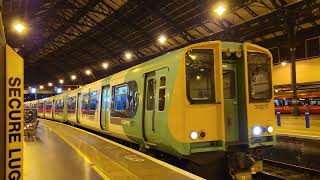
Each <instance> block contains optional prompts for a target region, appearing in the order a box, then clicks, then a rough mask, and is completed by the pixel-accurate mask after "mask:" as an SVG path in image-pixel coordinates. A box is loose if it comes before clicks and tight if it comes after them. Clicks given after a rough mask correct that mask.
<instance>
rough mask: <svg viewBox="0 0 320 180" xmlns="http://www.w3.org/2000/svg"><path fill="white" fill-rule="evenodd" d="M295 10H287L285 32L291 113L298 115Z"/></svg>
mask: <svg viewBox="0 0 320 180" xmlns="http://www.w3.org/2000/svg"><path fill="white" fill-rule="evenodd" d="M296 30H297V24H296V12H294V11H290V10H287V32H288V48H289V59H290V62H291V90H292V106H293V111H292V114H293V115H295V116H298V115H299V106H298V105H299V100H298V96H297V77H296V76H297V73H296V35H297V31H296Z"/></svg>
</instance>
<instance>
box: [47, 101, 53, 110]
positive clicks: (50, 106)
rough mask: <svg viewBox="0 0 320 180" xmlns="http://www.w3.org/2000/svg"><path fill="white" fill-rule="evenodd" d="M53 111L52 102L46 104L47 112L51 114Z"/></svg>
mask: <svg viewBox="0 0 320 180" xmlns="http://www.w3.org/2000/svg"><path fill="white" fill-rule="evenodd" d="M51 110H52V102H46V112H51Z"/></svg>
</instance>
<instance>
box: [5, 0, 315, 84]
mask: <svg viewBox="0 0 320 180" xmlns="http://www.w3.org/2000/svg"><path fill="white" fill-rule="evenodd" d="M218 6H222V7H223V9H225V12H224V13H223V14H222V15H221V16H219V14H217V13H216V8H217V7H218ZM319 7H320V1H319V0H304V1H300V0H299V1H298V0H235V1H231V0H230V1H212V0H157V1H153V0H152V1H151V0H6V1H4V2H3V9H4V23H5V31H6V36H7V37H6V38H7V41H8V43H9V44H10V45H11V46H13V47H14V48H15V50H16V51H17V52H18V53H19V54H20V55H21V56H23V57H24V59H25V76H26V79H25V80H26V83H27V84H40V83H46V82H48V81H58V79H60V78H62V79H65V81H67V82H66V83H68V81H70V80H69V79H70V78H69V77H70V75H77V77H78V78H77V79H78V80H79V81H80V82H79V83H81V84H85V83H88V82H92V81H93V80H96V79H99V78H102V77H105V76H107V75H109V74H113V73H115V72H118V71H120V70H123V69H125V68H128V67H131V66H133V65H136V64H139V63H141V62H144V61H147V60H150V59H152V58H153V57H156V56H159V55H161V54H164V53H166V52H169V51H172V50H174V49H178V48H181V47H184V46H187V45H189V44H192V43H196V42H202V41H209V40H226V41H237V42H244V41H249V42H253V43H258V44H263V42H267V41H268V43H269V44H272V43H276V42H277V41H278V40H279V39H281V38H285V37H286V36H287V32H286V24H287V21H288V20H290V19H292V18H294V19H296V23H297V32H298V33H302V32H304V33H306V32H311V31H312V32H314V33H318V34H319V24H320V16H319V14H320V12H319V11H320V10H319ZM15 21H22V22H24V23H25V25H26V29H25V32H24V33H21V34H17V33H16V32H14V31H13V30H12V23H13V22H15ZM160 37H161V38H162V41H159V38H160ZM129 53H131V54H130V56H131V57H130V58H128V56H129V55H128V54H129ZM102 63H108V68H107V69H104V68H103V67H102ZM86 69H90V70H91V72H92V74H93V75H94V77H92V76H87V75H86V74H85V73H84V72H85V70H86Z"/></svg>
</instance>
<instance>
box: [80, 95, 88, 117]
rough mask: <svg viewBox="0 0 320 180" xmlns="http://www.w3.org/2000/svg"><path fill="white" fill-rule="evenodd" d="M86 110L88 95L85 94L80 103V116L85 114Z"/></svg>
mask: <svg viewBox="0 0 320 180" xmlns="http://www.w3.org/2000/svg"><path fill="white" fill-rule="evenodd" d="M88 109H89V94H88V93H86V94H84V95H83V96H82V103H81V112H82V114H87V113H88Z"/></svg>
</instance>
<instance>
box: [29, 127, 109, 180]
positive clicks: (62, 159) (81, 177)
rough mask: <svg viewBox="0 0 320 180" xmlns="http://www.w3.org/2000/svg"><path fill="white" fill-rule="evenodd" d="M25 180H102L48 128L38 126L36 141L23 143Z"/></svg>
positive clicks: (32, 139) (33, 139) (92, 168)
mask: <svg viewBox="0 0 320 180" xmlns="http://www.w3.org/2000/svg"><path fill="white" fill-rule="evenodd" d="M23 152H24V156H23V157H24V173H23V178H24V179H25V180H44V179H45V180H57V179H61V180H62V179H68V180H89V179H97V180H99V179H104V178H102V177H101V176H100V175H99V174H98V173H97V172H96V171H95V170H94V166H93V165H92V164H90V163H89V162H88V161H86V160H85V159H84V158H82V157H81V156H79V155H78V154H77V152H76V151H75V150H74V149H73V148H71V147H70V145H68V144H67V143H66V142H64V141H63V140H62V139H61V138H60V137H59V136H58V135H56V133H54V132H53V131H51V130H50V128H48V127H46V126H44V125H43V124H42V123H40V125H39V127H38V129H37V135H36V136H35V137H25V139H24V151H23Z"/></svg>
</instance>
